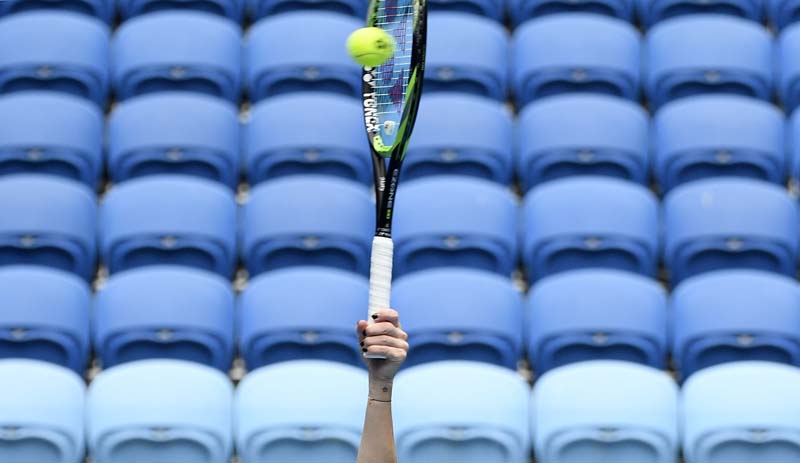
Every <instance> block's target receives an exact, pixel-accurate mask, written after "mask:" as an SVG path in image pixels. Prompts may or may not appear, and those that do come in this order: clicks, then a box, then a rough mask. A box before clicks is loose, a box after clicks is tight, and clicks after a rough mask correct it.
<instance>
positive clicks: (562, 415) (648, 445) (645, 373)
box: [531, 360, 694, 463]
mask: <svg viewBox="0 0 800 463" xmlns="http://www.w3.org/2000/svg"><path fill="white" fill-rule="evenodd" d="M531 421H532V429H533V434H534V436H535V454H536V461H540V462H542V463H587V462H589V461H604V462H614V463H644V462H648V463H677V462H678V445H679V444H678V388H677V386H676V385H675V383H674V382H673V381H672V379H671V378H670V377H669V375H667V374H666V373H664V372H661V371H658V370H656V369H654V368H650V367H646V366H642V365H637V364H635V363H630V362H620V361H615V360H595V361H590V362H579V363H575V364H572V365H568V366H564V367H561V368H557V369H555V370H552V371H550V372H549V373H546V374H545V375H544V376H542V377H541V378H540V379H539V381H538V382H537V383H536V384H535V386H534V388H533V398H532V401H531ZM693 463H694V462H693Z"/></svg>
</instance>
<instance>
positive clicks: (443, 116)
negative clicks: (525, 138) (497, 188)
mask: <svg viewBox="0 0 800 463" xmlns="http://www.w3.org/2000/svg"><path fill="white" fill-rule="evenodd" d="M362 131H363V129H362ZM512 159H513V155H512V120H511V113H510V112H509V111H508V110H507V109H506V108H505V107H503V105H502V104H501V103H499V102H495V101H490V100H488V99H486V98H481V97H478V96H473V95H464V94H461V95H457V94H454V93H434V94H429V95H425V97H424V98H422V100H421V101H420V105H419V114H418V115H417V122H416V125H415V129H414V136H413V137H411V141H410V142H409V146H408V154H407V155H406V159H405V162H404V163H403V179H404V180H410V179H414V178H418V177H424V176H427V175H437V174H457V175H467V176H471V177H478V178H484V179H486V180H492V181H495V182H498V183H502V184H504V185H508V184H510V183H511V174H512V164H513V161H512Z"/></svg>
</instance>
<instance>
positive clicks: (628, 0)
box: [508, 0, 636, 26]
mask: <svg viewBox="0 0 800 463" xmlns="http://www.w3.org/2000/svg"><path fill="white" fill-rule="evenodd" d="M635 11H636V0H509V4H508V14H509V16H510V17H511V24H513V25H514V26H519V25H520V24H522V23H523V22H525V21H527V20H529V19H532V18H539V17H541V16H547V15H551V14H558V13H593V14H599V15H604V16H610V17H613V18H619V19H621V20H623V21H627V22H633V20H634V13H635Z"/></svg>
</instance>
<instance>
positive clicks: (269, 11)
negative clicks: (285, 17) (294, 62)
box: [245, 0, 369, 21]
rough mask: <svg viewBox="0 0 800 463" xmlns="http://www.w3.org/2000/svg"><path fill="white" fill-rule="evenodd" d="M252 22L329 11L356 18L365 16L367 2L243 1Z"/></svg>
mask: <svg viewBox="0 0 800 463" xmlns="http://www.w3.org/2000/svg"><path fill="white" fill-rule="evenodd" d="M245 2H246V3H247V7H248V9H249V10H250V15H251V16H252V18H253V20H254V21H258V20H260V19H262V18H264V17H265V16H270V15H275V14H282V13H288V12H293V11H309V10H311V11H320V10H322V11H330V12H333V13H341V14H346V15H350V16H355V17H356V18H359V19H361V18H364V17H365V16H366V15H367V5H368V4H369V2H365V1H363V0H245Z"/></svg>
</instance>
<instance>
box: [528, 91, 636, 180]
mask: <svg viewBox="0 0 800 463" xmlns="http://www.w3.org/2000/svg"><path fill="white" fill-rule="evenodd" d="M648 123H649V121H648V118H647V113H645V111H644V110H643V109H642V107H641V106H639V105H638V104H636V103H633V102H630V101H626V100H623V99H621V98H616V97H612V96H607V95H587V94H579V95H562V96H554V97H551V98H544V99H542V100H539V101H536V102H534V103H531V104H529V105H528V106H526V107H525V109H523V110H522V111H521V112H520V115H519V119H518V120H517V130H516V150H517V156H516V163H517V175H518V176H519V179H520V183H521V186H522V189H523V191H528V190H529V189H531V188H533V187H535V186H536V185H538V184H540V183H542V182H546V181H549V180H555V179H559V178H563V177H571V176H575V175H603V176H608V177H616V178H621V179H625V180H631V181H634V182H636V183H641V184H645V183H646V182H647V179H648V175H649V167H650V165H649V164H650V163H649V159H648V145H647V130H648Z"/></svg>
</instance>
